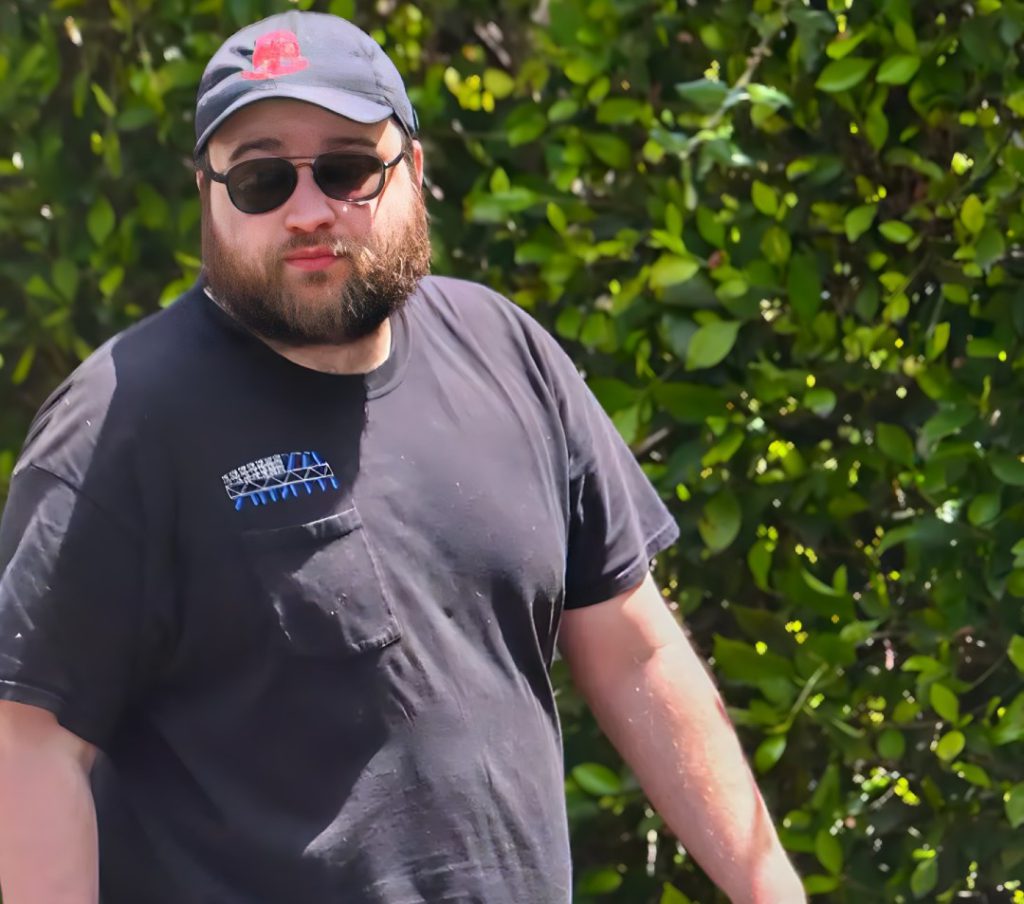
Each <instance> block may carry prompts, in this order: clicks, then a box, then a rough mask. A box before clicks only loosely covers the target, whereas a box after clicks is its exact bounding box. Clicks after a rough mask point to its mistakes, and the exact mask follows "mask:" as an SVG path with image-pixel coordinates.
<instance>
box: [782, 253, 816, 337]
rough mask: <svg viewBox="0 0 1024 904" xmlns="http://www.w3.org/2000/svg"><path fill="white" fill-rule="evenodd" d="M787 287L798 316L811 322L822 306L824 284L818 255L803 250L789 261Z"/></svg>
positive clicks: (806, 321) (791, 303) (790, 301)
mask: <svg viewBox="0 0 1024 904" xmlns="http://www.w3.org/2000/svg"><path fill="white" fill-rule="evenodd" d="M786 288H787V291H788V292H789V303H790V305H791V306H792V308H793V310H794V311H795V312H796V315H797V317H799V318H800V319H801V320H802V321H804V322H805V323H809V322H810V321H811V320H812V319H813V318H814V315H815V314H817V313H818V310H819V309H820V308H821V292H822V284H821V274H820V273H819V272H818V258H817V256H816V255H814V254H812V253H810V252H801V253H799V254H795V255H794V256H793V258H792V259H791V260H790V262H789V279H788V280H787V284H786Z"/></svg>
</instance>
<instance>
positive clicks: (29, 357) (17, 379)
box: [11, 345, 36, 386]
mask: <svg viewBox="0 0 1024 904" xmlns="http://www.w3.org/2000/svg"><path fill="white" fill-rule="evenodd" d="M35 360H36V347H35V345H29V346H26V347H25V350H24V351H23V352H22V353H21V356H20V357H19V358H18V363H17V364H15V365H14V372H13V373H12V374H11V382H12V383H13V384H14V385H15V386H20V385H21V384H22V383H24V382H25V380H27V379H28V375H29V373H30V372H31V370H32V364H33V363H34V362H35Z"/></svg>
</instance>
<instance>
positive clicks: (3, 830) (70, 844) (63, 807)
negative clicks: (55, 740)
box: [0, 746, 99, 904]
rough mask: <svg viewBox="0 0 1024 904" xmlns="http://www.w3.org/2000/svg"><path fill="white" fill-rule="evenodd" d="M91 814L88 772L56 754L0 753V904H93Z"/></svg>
mask: <svg viewBox="0 0 1024 904" xmlns="http://www.w3.org/2000/svg"><path fill="white" fill-rule="evenodd" d="M98 874H99V869H98V855H97V839H96V814H95V808H94V805H93V799H92V793H91V791H90V788H89V780H88V774H87V772H86V770H85V769H84V768H83V766H82V764H81V763H80V762H79V761H77V760H76V759H74V758H71V757H68V756H67V755H66V754H65V753H64V751H61V750H53V749H43V750H40V749H38V748H35V749H33V748H31V747H28V746H25V747H23V748H21V749H17V750H11V749H6V750H4V751H3V752H2V755H0V889H2V892H3V900H4V904H96V902H97V901H98V900H99V881H98Z"/></svg>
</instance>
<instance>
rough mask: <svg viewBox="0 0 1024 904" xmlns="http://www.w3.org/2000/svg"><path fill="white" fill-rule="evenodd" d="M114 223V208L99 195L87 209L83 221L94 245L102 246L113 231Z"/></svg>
mask: <svg viewBox="0 0 1024 904" xmlns="http://www.w3.org/2000/svg"><path fill="white" fill-rule="evenodd" d="M114 223H115V217H114V208H113V207H112V206H111V205H110V202H109V201H108V200H107V199H106V198H105V197H103V196H102V195H100V197H98V198H97V199H96V200H95V201H94V202H93V205H92V207H91V208H89V215H88V216H87V217H86V221H85V228H86V229H87V230H88V232H89V236H90V237H91V238H92V240H93V242H94V243H95V244H96V245H102V244H103V243H104V242H105V241H106V240H107V237H108V236H109V235H110V233H111V232H113V231H114Z"/></svg>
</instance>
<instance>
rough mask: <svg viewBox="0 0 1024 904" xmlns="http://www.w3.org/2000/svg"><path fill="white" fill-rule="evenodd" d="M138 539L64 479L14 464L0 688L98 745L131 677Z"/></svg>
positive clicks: (4, 537) (0, 533)
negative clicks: (48, 712)
mask: <svg viewBox="0 0 1024 904" xmlns="http://www.w3.org/2000/svg"><path fill="white" fill-rule="evenodd" d="M139 544H140V539H139V536H138V535H133V531H132V530H131V529H130V527H129V526H128V525H126V524H125V523H123V521H119V520H116V519H115V517H114V516H112V515H111V514H109V513H108V512H106V511H104V510H103V509H102V508H101V507H100V506H99V505H97V504H96V503H95V502H93V501H92V500H91V499H90V498H88V497H87V496H86V495H84V494H83V493H82V492H80V491H79V490H78V489H76V488H75V487H74V486H72V485H71V484H70V483H68V482H66V481H65V480H63V479H61V478H59V477H57V476H56V475H54V474H52V473H50V472H48V471H46V470H44V469H41V468H39V467H35V466H32V465H28V466H25V467H22V468H21V469H20V470H18V471H16V472H15V475H14V477H13V479H12V481H11V489H10V495H9V497H8V500H7V505H6V507H5V509H4V513H3V519H2V521H0V698H3V699H7V700H14V701H17V702H20V703H28V704H32V705H35V706H40V707H42V708H44V709H48V710H50V711H51V712H53V713H54V714H55V715H56V716H57V718H58V720H59V721H60V722H61V724H62V725H64V727H66V728H67V729H68V730H70V731H72V732H73V733H74V734H76V735H78V736H79V737H81V738H83V739H85V740H86V741H89V742H90V743H93V744H96V745H98V746H100V747H102V746H104V742H105V741H106V739H107V738H108V737H109V736H110V735H111V733H112V731H113V730H114V727H115V725H116V722H117V720H118V717H119V715H120V714H121V712H122V711H123V709H124V708H125V706H126V704H127V702H128V699H129V697H130V695H131V691H132V688H133V686H137V684H138V676H137V674H136V662H137V659H138V656H139V652H140V651H139V645H138V637H139V634H140V627H141V625H140V619H141V615H140V611H141V602H142V598H141V597H142V584H143V580H142V574H141V572H142V568H143V565H142V555H141V551H140V549H139Z"/></svg>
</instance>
